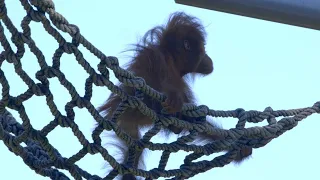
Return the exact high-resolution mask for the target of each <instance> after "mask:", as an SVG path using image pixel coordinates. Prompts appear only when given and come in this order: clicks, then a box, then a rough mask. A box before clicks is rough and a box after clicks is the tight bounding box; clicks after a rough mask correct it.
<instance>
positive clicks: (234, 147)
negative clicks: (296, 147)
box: [0, 0, 320, 179]
mask: <svg viewBox="0 0 320 180" xmlns="http://www.w3.org/2000/svg"><path fill="white" fill-rule="evenodd" d="M20 2H21V5H22V6H23V7H24V9H25V11H26V13H27V15H26V16H25V17H24V18H23V20H22V22H21V27H22V32H19V31H18V30H17V28H16V27H15V26H14V25H13V23H12V22H11V20H10V18H9V17H8V15H7V10H6V6H5V2H4V0H0V42H1V46H2V47H3V50H2V51H1V53H0V84H1V86H2V92H1V101H0V139H1V140H2V141H3V142H4V144H5V145H6V146H7V147H8V149H9V150H10V151H12V152H13V153H15V154H16V155H17V156H20V157H21V158H22V159H23V160H24V162H25V163H26V164H27V165H28V166H29V167H30V168H31V169H33V170H34V171H35V172H36V173H38V174H40V175H42V176H47V177H50V178H51V179H69V178H68V177H67V176H66V175H64V174H63V173H61V172H60V171H59V170H58V169H64V170H67V171H69V172H70V174H71V175H72V176H73V178H74V179H82V178H85V179H113V178H114V177H115V176H117V175H118V174H124V173H127V172H131V173H133V174H136V175H138V176H143V177H148V178H152V179H154V178H158V177H168V178H169V177H174V178H182V177H184V178H188V177H192V176H194V175H196V174H198V173H202V172H205V171H207V170H210V169H212V168H214V167H222V166H224V165H226V164H228V163H230V162H231V161H233V160H234V158H235V156H236V153H237V151H238V150H239V149H240V148H241V147H244V146H250V147H253V148H259V147H262V146H264V145H266V144H267V143H269V142H270V141H271V140H272V139H274V138H277V137H278V136H280V135H281V134H283V133H284V132H286V131H287V130H290V129H292V128H293V127H295V126H296V125H297V124H298V122H299V121H301V120H303V119H305V118H306V117H308V116H310V115H311V114H314V113H320V102H317V103H315V104H314V105H313V106H312V107H307V108H302V109H293V110H279V111H273V110H272V109H271V108H270V107H268V108H266V109H265V110H264V111H263V112H260V111H245V110H243V109H236V110H231V111H215V110H211V109H209V108H208V107H206V106H195V105H192V104H186V105H184V107H183V113H184V114H185V115H188V116H190V117H194V118H195V119H196V118H197V117H202V119H203V117H205V116H207V115H209V116H212V117H224V118H226V117H233V118H238V119H239V121H238V123H237V125H236V128H233V129H230V130H221V129H215V128H213V127H212V126H211V125H210V124H208V123H206V122H205V121H195V122H187V121H183V120H179V119H177V118H175V117H171V116H167V115H164V114H156V113H155V112H154V111H153V110H152V109H150V108H148V107H147V106H146V105H145V104H144V103H143V102H142V100H141V98H142V96H141V95H142V94H145V95H148V96H151V97H153V98H154V99H156V100H158V101H164V100H165V96H164V95H162V94H161V93H159V92H157V91H155V90H154V89H152V88H151V87H149V86H148V85H147V84H145V81H144V80H143V79H142V78H139V77H135V76H133V75H132V74H131V73H130V72H128V71H126V70H124V69H122V68H120V67H119V63H118V60H117V58H116V57H107V56H105V55H104V54H103V53H102V52H101V51H99V50H98V49H97V48H95V47H94V46H93V45H92V44H91V43H90V42H89V41H87V40H86V39H85V38H84V37H83V36H82V35H81V33H80V31H79V29H78V28H77V26H75V25H72V24H70V23H69V22H68V21H67V20H66V19H65V18H64V17H63V16H62V15H60V14H59V13H57V12H56V11H55V9H54V4H53V2H52V1H50V0H29V1H28V0H20ZM34 7H36V9H35V8H34ZM46 14H47V15H49V19H48V18H47V17H46V16H45V15H46ZM31 21H34V22H39V23H42V24H43V27H44V29H45V30H46V31H47V32H48V33H49V34H50V35H51V36H53V37H54V38H55V39H56V41H57V42H58V43H59V48H58V49H56V51H55V53H54V55H53V57H52V66H48V64H47V63H46V61H45V57H44V55H43V54H42V52H41V50H40V49H39V48H38V47H37V46H36V44H35V42H34V40H33V39H32V38H31V29H30V26H29V24H30V22H31ZM4 28H7V29H8V30H9V32H10V33H11V35H12V38H11V41H12V42H13V43H14V45H15V46H16V48H17V51H16V52H14V51H13V50H12V48H11V46H10V44H9V41H8V39H7V37H6V36H5V35H4ZM57 29H59V30H61V31H63V32H64V33H68V34H69V35H70V36H71V37H72V42H67V41H66V40H65V39H64V38H63V37H62V35H61V34H60V33H59V32H58V31H57ZM79 44H82V45H83V46H84V47H86V48H87V49H88V50H89V51H90V52H91V53H93V54H94V55H95V56H96V57H98V58H99V59H100V63H99V64H98V71H99V72H96V71H95V70H94V69H93V68H92V67H91V66H90V64H89V63H88V62H87V61H86V60H85V59H84V57H83V55H82V53H81V52H80V51H79V49H78V46H79ZM24 45H27V46H28V47H29V48H30V50H31V52H32V53H33V54H34V55H35V56H36V57H37V59H38V63H39V65H40V70H39V71H38V72H37V73H36V78H37V79H38V80H39V81H40V82H41V83H35V82H34V81H33V80H32V79H31V78H30V77H29V76H28V75H27V74H26V72H25V71H24V70H23V68H22V65H21V59H22V58H23V55H24V53H25V48H24ZM64 53H68V54H73V55H74V56H75V60H77V62H78V63H79V64H80V65H81V66H82V67H83V68H84V69H85V70H86V72H87V73H88V74H89V75H90V76H89V77H88V78H87V79H86V81H85V95H84V96H83V97H81V96H80V95H79V94H78V93H77V91H76V89H75V87H74V86H73V85H72V84H71V83H70V82H69V81H68V80H67V79H66V78H65V76H64V74H63V72H62V71H61V70H60V58H61V56H62V55H63V54H64ZM4 61H7V62H8V63H11V64H13V65H14V69H15V72H16V73H17V74H18V75H19V77H20V78H21V79H22V80H23V81H24V83H25V84H26V85H27V86H28V89H27V90H26V91H25V92H24V93H22V94H20V95H18V96H16V97H14V96H11V95H10V87H9V84H8V81H7V79H6V76H5V74H4V72H3V71H2V69H1V68H2V64H3V62H4ZM108 69H111V70H112V71H113V72H114V73H115V75H116V77H117V78H118V79H119V80H120V81H121V82H122V83H123V84H124V85H127V86H131V87H135V89H137V92H136V94H135V96H129V95H128V94H127V93H125V92H124V91H123V90H122V89H121V88H119V87H118V86H116V85H114V84H113V83H112V82H111V81H110V80H109V70H108ZM54 77H56V78H58V80H59V82H60V83H61V84H62V85H63V86H64V87H65V88H66V89H67V90H68V91H69V93H70V95H71V97H72V99H71V101H70V102H68V103H67V104H66V105H65V110H66V112H67V115H66V116H64V115H62V114H61V113H60V111H59V110H58V108H57V106H56V104H55V103H54V102H53V94H52V93H51V91H50V89H49V81H48V79H49V78H54ZM93 84H95V85H96V86H106V87H108V89H109V90H110V91H112V92H113V93H116V94H117V95H119V96H120V97H121V98H122V99H123V101H122V103H121V104H120V105H119V107H118V109H117V110H116V112H115V113H114V114H113V117H112V119H111V121H105V120H104V119H103V117H102V116H101V115H100V114H99V113H98V111H97V110H96V109H95V107H94V106H93V105H92V104H91V102H90V100H91V97H92V86H93ZM34 95H36V96H45V97H46V102H47V105H48V106H49V108H50V111H51V113H52V115H53V116H54V119H53V120H52V121H51V122H50V123H49V124H47V125H46V126H45V127H43V128H42V129H41V130H35V129H34V128H33V127H32V125H31V124H30V120H29V118H28V116H27V114H26V111H25V108H24V106H23V104H22V103H23V102H24V101H26V100H28V99H29V98H31V97H32V96H34ZM75 107H78V108H86V109H88V111H89V112H90V113H91V115H92V116H93V118H94V119H95V120H96V121H97V122H98V123H99V126H98V127H97V128H96V129H95V130H94V131H93V133H92V137H93V140H94V142H93V143H90V142H89V141H88V140H87V139H86V138H85V136H84V135H83V133H82V132H81V131H80V130H79V128H78V126H77V124H76V123H75V122H74V118H75V113H74V110H73V108H75ZM128 107H133V108H134V107H136V108H138V109H139V110H140V111H141V112H142V113H143V114H144V115H146V116H149V117H151V118H152V119H153V121H154V126H153V128H152V129H150V130H149V131H148V132H147V133H146V134H145V135H144V136H143V137H142V139H141V140H139V141H135V140H133V139H132V138H131V137H130V136H128V135H127V134H126V133H124V132H122V131H121V130H120V129H119V127H118V126H117V125H116V124H115V121H116V119H117V117H119V115H121V113H123V112H124V111H125V110H126V109H127V108H128ZM7 108H10V109H12V110H16V111H18V113H19V114H20V117H21V119H22V121H23V122H22V124H19V123H17V121H16V120H15V119H14V117H12V115H11V114H10V113H9V112H8V111H7ZM276 117H283V118H282V119H281V120H279V121H276V119H275V118H276ZM197 119H198V118H197ZM264 120H267V121H268V123H269V124H268V125H267V126H263V127H252V128H244V127H245V123H246V122H252V123H257V122H261V121H264ZM170 124H174V125H175V126H178V127H183V128H185V129H187V130H189V131H190V134H188V135H186V136H182V137H180V138H179V139H177V140H176V141H175V142H172V143H170V144H168V143H164V144H159V143H152V142H150V139H151V138H152V137H153V136H154V135H156V134H157V133H158V132H159V131H160V130H161V128H164V127H167V126H168V125H170ZM57 126H62V127H68V128H71V129H72V131H73V133H74V135H75V136H76V137H77V138H78V141H79V142H80V143H81V144H82V146H83V148H82V149H80V150H79V151H78V153H76V154H75V155H73V156H72V157H70V158H65V157H62V156H61V155H60V153H59V152H58V150H57V149H55V148H54V147H53V146H52V145H51V144H50V143H49V141H48V139H47V137H46V136H47V135H48V134H49V133H50V132H51V131H52V130H54V128H55V127H57ZM103 130H109V131H110V130H113V131H115V132H116V134H117V136H119V137H120V138H121V139H123V140H124V141H125V142H126V143H127V144H128V145H131V147H134V148H135V149H139V150H142V149H145V148H148V149H150V150H161V151H162V152H163V153H162V156H161V160H160V162H159V166H158V168H155V169H152V170H150V171H144V170H141V169H135V168H131V167H130V166H128V165H129V164H130V162H128V164H119V163H118V162H117V161H116V160H115V159H114V158H113V157H112V156H110V154H109V153H108V151H107V150H106V149H105V148H103V147H102V145H101V138H100V134H101V133H102V131H103ZM199 132H202V133H207V134H213V133H219V134H220V135H221V136H223V137H224V139H223V140H219V141H215V142H212V143H208V144H206V145H204V146H197V145H188V144H187V143H189V142H192V141H193V140H194V139H195V137H196V136H197V134H198V133H199ZM22 142H24V143H25V144H26V145H27V146H26V147H22V146H21V143H22ZM179 150H184V151H187V152H192V153H191V154H189V155H188V156H186V158H185V160H184V163H183V164H182V165H181V166H180V168H179V169H170V170H165V167H166V164H167V162H168V159H169V157H170V154H171V153H172V152H177V151H179ZM223 150H229V152H228V153H226V154H224V155H221V156H218V157H216V158H214V159H212V160H210V161H207V160H203V161H197V162H193V161H194V160H196V159H198V158H200V157H202V156H203V155H210V154H212V153H216V152H221V151H223ZM88 153H90V154H96V153H100V154H101V155H102V157H103V158H104V159H105V160H106V161H108V162H109V164H110V165H111V166H112V168H113V171H111V172H110V173H109V174H108V175H107V176H106V177H104V178H101V177H98V176H96V175H92V174H90V173H88V172H86V171H85V170H83V169H81V168H79V167H78V166H77V165H76V164H75V162H77V161H79V160H80V159H81V158H83V157H84V156H85V155H86V154H88ZM133 156H134V152H132V151H130V152H129V158H128V159H129V160H130V159H133ZM52 167H55V168H52Z"/></svg>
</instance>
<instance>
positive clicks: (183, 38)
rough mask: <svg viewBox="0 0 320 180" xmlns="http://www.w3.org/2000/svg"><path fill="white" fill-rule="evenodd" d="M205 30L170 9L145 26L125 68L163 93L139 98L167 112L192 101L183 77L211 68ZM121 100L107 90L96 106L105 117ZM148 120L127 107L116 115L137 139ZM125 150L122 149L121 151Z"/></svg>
mask: <svg viewBox="0 0 320 180" xmlns="http://www.w3.org/2000/svg"><path fill="white" fill-rule="evenodd" d="M205 38H206V33H205V30H204V27H203V26H202V24H201V23H200V22H199V20H198V19H197V18H195V17H192V16H189V15H187V14H185V13H183V12H176V13H173V14H172V15H171V16H170V18H169V20H168V23H167V24H166V25H164V26H157V27H155V28H153V29H151V30H149V31H148V32H147V33H146V34H145V36H144V37H143V38H142V42H141V43H140V44H138V45H137V46H136V54H135V57H134V58H133V60H132V61H131V62H130V63H129V64H128V67H127V70H128V71H131V72H132V73H133V74H134V75H135V76H138V77H142V78H144V79H145V81H146V83H147V84H148V85H149V86H151V87H152V88H154V89H155V90H157V91H158V92H161V93H163V94H165V95H166V97H167V99H166V100H165V102H164V103H160V102H158V101H156V100H153V99H152V98H150V97H148V96H147V95H145V96H144V99H143V102H144V103H145V104H146V105H147V106H148V107H150V108H151V109H153V110H154V111H155V112H156V113H161V110H162V109H163V108H165V109H166V110H167V112H168V113H172V114H174V113H176V112H179V111H181V108H182V105H183V104H184V103H195V100H194V97H193V93H192V91H191V89H190V87H189V86H188V84H187V82H186V81H185V79H184V76H185V75H188V74H194V75H196V74H200V75H208V74H210V73H212V72H213V62H212V60H211V58H210V57H209V56H208V55H207V54H206V51H205ZM120 87H121V88H122V89H124V91H126V92H127V93H128V94H130V95H134V89H133V88H131V87H128V86H125V85H123V84H120ZM120 102H121V98H120V97H119V96H117V95H116V94H111V95H110V97H109V98H108V100H107V101H106V103H105V104H104V105H103V106H101V107H100V108H99V111H100V112H103V113H105V114H106V116H105V119H106V120H109V119H110V118H111V116H112V114H113V112H114V111H115V110H116V108H117V107H118V105H119V103H120ZM152 123H153V122H152V120H151V119H150V118H148V117H147V116H145V115H143V114H142V113H141V112H140V111H139V110H138V109H132V108H131V109H130V108H128V109H127V110H126V111H125V112H124V113H123V114H122V115H121V116H120V117H119V118H118V119H117V124H118V126H119V127H120V128H121V129H122V130H123V131H125V132H126V133H127V134H129V135H130V136H131V137H132V138H134V139H139V138H140V137H139V126H148V125H152ZM168 128H169V129H170V130H171V131H173V132H175V133H180V132H181V130H182V129H179V128H177V127H173V126H169V127H168ZM205 137H206V138H208V139H207V140H208V141H214V140H217V139H218V138H219V137H217V136H211V137H210V136H208V135H206V136H205ZM125 153H126V152H124V154H125ZM251 153H252V148H243V149H241V151H240V152H239V154H238V157H237V158H236V161H242V160H243V159H245V158H246V157H248V156H250V155H251ZM140 156H141V152H136V159H135V160H134V164H133V167H134V168H137V166H138V162H139V157H140ZM123 179H125V180H129V179H136V178H135V176H134V175H132V174H125V175H124V176H123Z"/></svg>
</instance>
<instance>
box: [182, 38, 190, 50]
mask: <svg viewBox="0 0 320 180" xmlns="http://www.w3.org/2000/svg"><path fill="white" fill-rule="evenodd" d="M183 44H184V48H185V49H186V50H188V51H190V50H191V47H190V43H189V41H188V40H184V41H183Z"/></svg>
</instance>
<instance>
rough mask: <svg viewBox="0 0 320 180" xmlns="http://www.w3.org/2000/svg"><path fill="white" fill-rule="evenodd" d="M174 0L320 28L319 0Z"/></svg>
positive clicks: (232, 12) (222, 10) (227, 11)
mask: <svg viewBox="0 0 320 180" xmlns="http://www.w3.org/2000/svg"><path fill="white" fill-rule="evenodd" d="M175 2H176V3H179V4H184V5H189V6H195V7H200V8H205V9H211V10H216V11H221V12H226V13H231V14H237V15H242V16H247V17H253V18H258V19H264V20H268V21H273V22H279V23H284V24H290V25H295V26H301V27H306V28H310V29H316V30H320V0H175Z"/></svg>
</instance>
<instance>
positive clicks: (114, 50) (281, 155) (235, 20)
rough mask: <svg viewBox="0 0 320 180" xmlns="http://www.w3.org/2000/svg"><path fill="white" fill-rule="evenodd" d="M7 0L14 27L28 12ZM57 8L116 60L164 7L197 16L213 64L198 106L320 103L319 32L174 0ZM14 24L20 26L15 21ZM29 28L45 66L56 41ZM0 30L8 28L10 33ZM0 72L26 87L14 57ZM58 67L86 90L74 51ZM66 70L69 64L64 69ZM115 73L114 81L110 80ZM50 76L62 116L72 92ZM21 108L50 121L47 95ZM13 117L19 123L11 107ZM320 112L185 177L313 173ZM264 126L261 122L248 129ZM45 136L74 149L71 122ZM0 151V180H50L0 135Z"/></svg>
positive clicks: (228, 179)
mask: <svg viewBox="0 0 320 180" xmlns="http://www.w3.org/2000/svg"><path fill="white" fill-rule="evenodd" d="M89 2H90V3H89ZM5 3H6V5H7V8H8V14H9V15H10V17H11V20H12V21H13V23H14V24H15V25H16V26H19V25H20V22H21V20H22V18H23V17H24V16H25V12H24V10H23V8H22V6H21V5H20V3H19V2H18V1H13V0H7V1H5ZM55 5H56V11H57V12H59V13H61V14H62V15H63V16H64V17H65V18H66V19H67V20H68V21H69V23H72V24H76V25H77V26H78V27H79V28H80V30H81V33H82V35H83V36H84V37H86V38H87V39H88V40H89V41H90V42H91V43H92V44H94V45H95V46H96V47H97V48H99V49H100V50H101V51H102V52H104V53H105V54H106V55H112V56H117V57H118V58H119V61H120V63H121V64H124V63H125V62H127V61H128V60H129V59H130V55H132V53H130V52H129V53H121V51H123V50H125V49H126V48H128V47H129V46H128V44H131V43H135V42H137V40H138V38H139V37H141V36H142V35H143V34H144V33H145V32H146V31H147V30H148V29H150V28H152V27H153V26H155V25H158V24H162V23H164V22H165V21H166V20H167V18H168V15H169V14H170V13H172V12H175V11H180V10H182V11H185V12H186V13H188V14H191V15H194V16H196V17H198V18H199V19H201V20H202V22H203V24H204V25H205V26H206V30H207V33H208V39H207V47H206V48H207V52H208V54H209V55H210V56H211V58H212V59H213V61H214V65H215V72H214V73H213V74H212V75H210V76H207V77H205V78H202V79H197V80H196V81H195V83H194V85H193V87H194V91H195V94H196V96H197V98H198V102H199V104H206V105H207V106H209V107H210V108H211V109H219V110H230V109H231V110H232V109H236V108H244V109H245V110H264V108H265V107H268V106H271V107H272V108H273V109H274V110H278V109H292V108H301V107H307V106H312V105H313V104H314V103H315V102H316V101H319V100H320V95H319V92H320V84H319V70H318V69H319V67H320V61H319V59H320V54H319V47H320V46H319V42H320V32H318V31H315V30H310V29H305V28H300V27H294V26H289V25H284V24H279V23H273V22H268V21H262V20H257V19H252V18H246V17H241V16H236V15H231V14H225V13H220V12H215V11H209V10H204V9H199V8H194V7H188V6H182V5H177V4H175V3H174V1H173V0H166V1H159V0H158V1H156V0H140V1H124V0H118V1H102V0H95V1H83V0H82V1H76V0H68V1H65V0H64V1H62V0H55ZM18 29H19V30H21V27H18ZM31 33H32V38H34V40H35V42H36V44H37V45H38V47H39V48H40V49H41V50H42V52H43V54H44V56H45V57H46V60H47V62H48V64H49V65H51V64H52V62H51V58H52V55H53V53H54V51H55V49H56V48H57V47H58V44H57V42H55V40H54V39H53V38H52V37H51V36H49V35H48V34H47V33H46V31H45V30H44V28H43V27H42V24H40V23H35V22H32V23H31ZM6 34H7V35H8V31H7V30H6ZM63 35H64V37H66V39H68V40H70V39H71V38H70V37H69V36H68V35H67V34H63ZM10 37H11V36H7V38H10ZM13 47H14V46H13ZM1 48H2V47H0V50H1V51H2V49H1ZM26 50H27V51H26V54H25V57H24V58H23V60H22V64H23V67H24V69H25V71H26V72H27V73H28V74H29V76H31V77H32V78H33V79H34V80H35V81H36V82H38V81H37V80H36V78H35V75H34V74H35V72H36V71H37V70H39V65H38V64H37V60H36V58H35V56H34V55H33V54H31V53H30V51H29V49H28V48H26ZM81 50H82V52H83V53H84V56H85V58H86V59H87V60H88V61H89V62H90V64H91V65H92V67H93V68H95V69H96V65H97V64H98V62H99V60H98V59H97V58H95V57H94V56H93V55H91V54H90V53H89V52H88V51H86V50H84V48H83V47H81ZM1 69H2V70H4V71H5V75H6V76H7V78H8V79H9V83H10V86H11V95H17V94H19V93H21V92H24V91H25V90H26V88H27V86H26V85H24V84H23V83H22V81H21V80H20V79H19V78H18V76H17V75H16V74H14V73H13V72H14V70H13V66H12V64H8V63H4V64H3V67H1ZM61 69H62V70H63V72H65V75H66V77H67V78H68V79H69V80H70V81H71V82H72V83H73V85H74V86H75V87H76V88H77V90H78V92H79V94H80V95H83V94H84V80H85V78H86V77H87V74H86V73H85V71H84V70H83V69H82V68H81V67H80V66H79V64H78V63H77V62H76V61H75V58H74V56H73V55H68V54H64V55H63V57H62V62H61ZM70 70H72V71H71V72H68V71H70ZM113 80H114V82H115V81H116V80H115V79H114V78H113ZM50 83H51V91H52V92H53V93H54V96H55V99H54V101H55V102H56V103H57V105H58V108H59V110H60V111H61V112H62V113H63V114H65V112H64V105H65V103H66V102H67V101H69V99H70V96H69V94H68V93H67V91H66V90H65V89H64V88H63V87H62V86H61V85H60V84H59V82H58V81H57V80H56V79H50ZM93 93H94V94H93V100H92V103H93V104H94V105H95V106H96V107H97V106H99V105H101V104H102V102H103V101H104V100H105V99H106V98H107V97H108V95H109V91H108V90H107V88H101V87H99V88H97V87H95V88H94V92H93ZM24 105H25V107H26V109H27V113H28V115H29V117H30V119H31V122H32V124H33V126H34V127H35V128H36V129H40V128H42V127H43V126H44V125H46V124H47V123H48V122H50V121H51V120H52V115H51V114H50V112H49V108H48V107H47V106H46V104H45V98H44V97H33V98H31V99H30V100H28V101H27V102H25V103H24ZM11 112H12V111H11ZM75 112H76V120H75V121H76V122H77V123H78V125H79V127H80V130H81V131H82V132H84V134H85V135H86V137H87V138H88V139H89V140H90V141H92V140H91V136H90V133H91V130H92V128H93V122H94V120H93V118H92V117H91V116H90V114H89V113H88V112H87V111H86V110H84V109H76V110H75ZM14 115H15V117H16V118H17V119H18V120H19V118H18V116H17V113H14ZM319 118H320V115H312V116H311V117H309V118H308V119H306V120H304V121H302V122H301V123H299V125H298V126H297V127H296V128H295V129H293V130H291V131H290V132H287V133H285V134H284V135H282V136H281V137H279V138H278V139H275V140H273V141H272V142H271V143H269V144H268V145H267V146H265V147H263V148H259V149H255V150H254V152H253V157H252V158H251V159H250V160H248V161H246V162H244V163H243V164H242V165H241V166H236V165H234V164H230V165H227V166H225V167H223V168H215V169H212V170H210V171H208V172H206V173H203V174H200V175H198V176H195V177H194V178H192V179H213V178H215V179H225V180H233V179H246V180H254V179H259V180H269V179H291V180H298V179H302V178H307V179H320V175H319V170H318V169H319V168H317V167H318V166H319V161H320V156H318V152H320V145H319V139H318V137H319V136H320V132H319V127H320V121H319ZM217 121H218V122H219V123H221V124H222V125H223V127H224V128H231V127H234V126H235V123H236V120H235V119H218V120H217ZM264 124H266V123H259V124H250V126H254V125H259V126H261V125H264ZM48 138H49V140H50V142H51V143H52V144H53V145H54V146H55V147H56V148H57V149H58V150H59V151H60V153H61V154H62V155H64V156H65V157H70V156H71V155H73V154H75V153H76V152H77V151H78V150H79V149H80V148H81V146H80V144H79V143H78V141H77V139H76V138H75V137H74V136H73V134H72V132H71V130H70V129H63V128H57V129H56V130H54V131H53V132H52V133H50V134H49V135H48ZM105 141H107V139H105ZM162 141H163V140H162ZM0 152H1V153H0V154H1V155H0V157H1V162H2V163H0V169H1V179H14V180H15V179H34V180H40V179H47V178H44V177H42V176H39V175H37V174H35V173H34V171H32V170H31V169H29V167H27V166H26V165H25V164H24V163H23V161H22V160H21V158H20V157H17V156H15V155H14V154H12V153H11V152H9V151H8V150H7V148H6V147H5V146H4V144H3V143H2V142H1V143H0ZM184 155H185V153H181V152H179V153H177V155H174V158H172V159H171V160H170V161H169V166H168V167H169V168H177V167H179V166H180V164H179V163H180V162H182V160H183V158H184ZM147 159H148V162H147V165H148V169H150V168H153V167H155V166H157V165H158V164H157V163H158V160H159V154H154V153H149V154H148V158H147ZM4 162H7V163H4ZM9 162H10V163H9ZM103 164H104V162H103V159H102V157H101V156H100V155H95V156H91V155H88V156H86V157H85V158H84V159H83V160H81V161H79V163H78V165H79V166H80V167H82V168H83V169H85V170H87V171H89V172H90V173H92V174H98V175H99V176H102V175H103V174H104V173H105V171H106V170H104V169H102V167H103Z"/></svg>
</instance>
